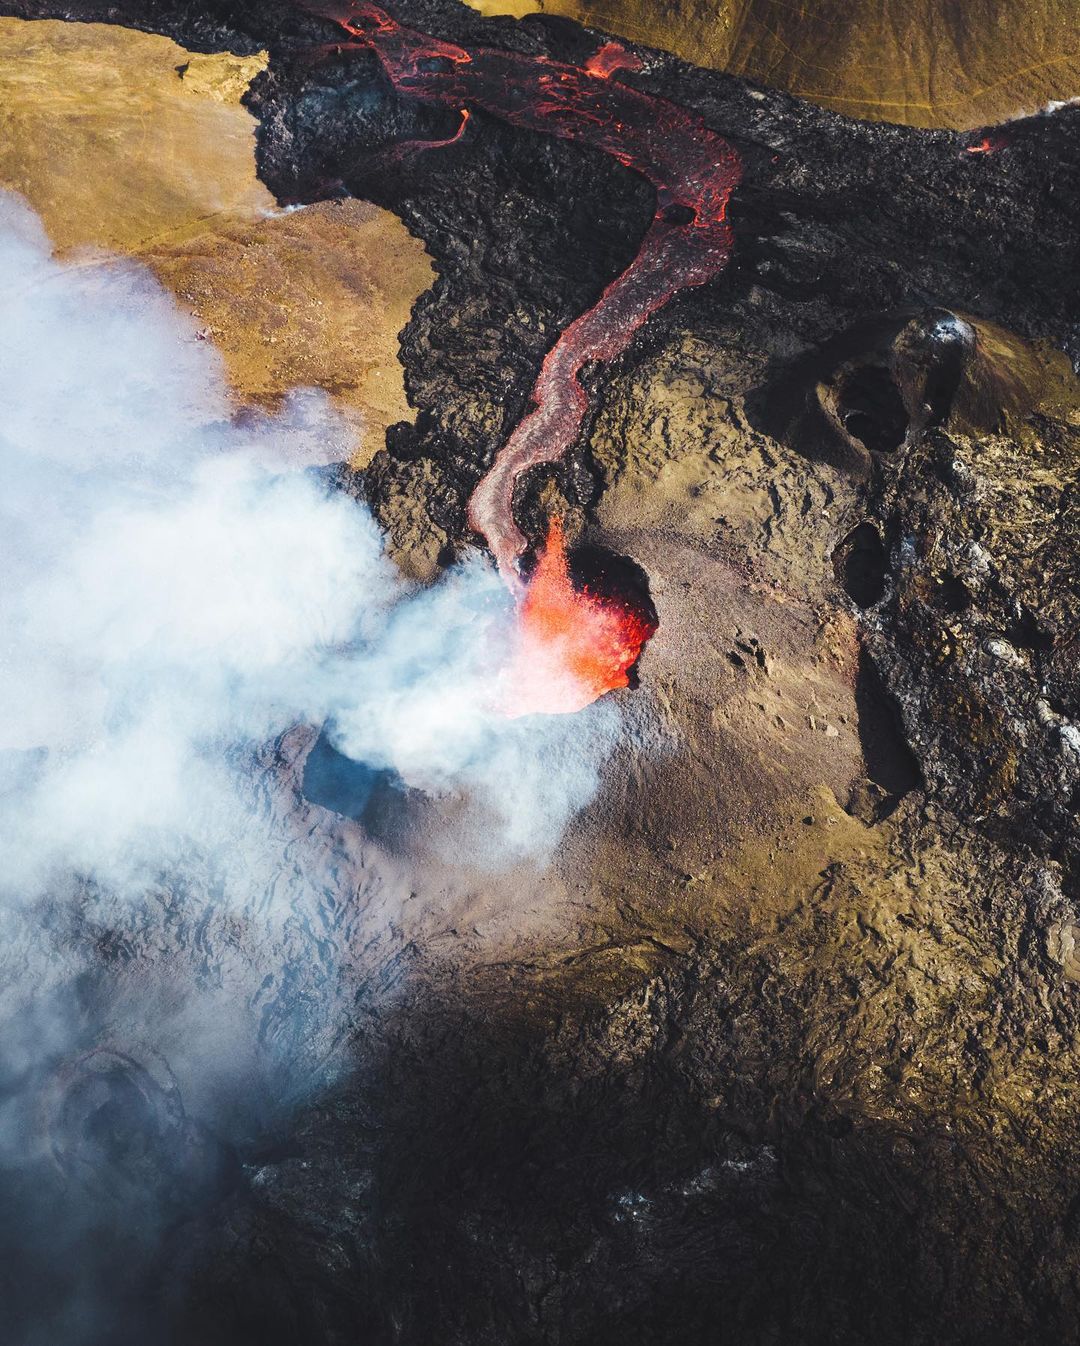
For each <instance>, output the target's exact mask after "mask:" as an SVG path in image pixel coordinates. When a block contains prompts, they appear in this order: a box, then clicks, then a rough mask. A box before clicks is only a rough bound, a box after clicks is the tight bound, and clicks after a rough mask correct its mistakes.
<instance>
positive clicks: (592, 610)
mask: <svg viewBox="0 0 1080 1346" xmlns="http://www.w3.org/2000/svg"><path fill="white" fill-rule="evenodd" d="M655 629H656V623H655V621H654V620H652V619H651V618H650V617H649V616H648V615H647V614H646V613H645V612H644V611H642V610H641V609H639V608H637V607H635V606H632V605H631V604H630V603H629V602H619V601H616V600H613V599H611V598H608V597H606V596H605V597H601V596H600V595H599V594H596V593H592V592H590V590H589V589H588V588H587V587H586V588H582V589H579V588H577V587H576V586H575V584H574V582H573V579H572V577H571V574H570V563H569V560H568V558H567V554H566V542H565V539H564V536H563V530H562V524H561V522H560V520H558V519H553V520H552V521H551V524H550V526H549V529H548V536H547V542H546V545H545V547H544V550H543V552H542V553H541V555H540V558H539V560H538V561H537V564H536V569H535V570H534V571H533V573H532V575H531V576H530V578H529V582H528V584H527V585H526V587H525V592H524V596H523V597H522V599H521V602H520V604H519V607H518V621H517V632H516V643H515V648H514V653H513V657H512V659H511V661H510V663H509V665H508V666H507V667H506V668H505V669H504V670H503V675H502V680H501V686H500V694H499V699H500V707H501V709H502V710H503V712H504V713H505V714H507V715H510V716H519V715H534V714H548V715H557V714H568V713H572V712H574V711H578V710H583V709H584V708H585V707H586V706H588V705H591V703H592V702H593V701H595V700H597V698H598V697H601V696H603V695H604V693H605V692H610V691H614V690H615V689H616V688H618V687H627V686H629V684H630V670H631V669H632V668H633V666H634V664H636V663H637V660H638V658H639V656H640V655H641V651H642V649H643V647H644V645H645V642H646V641H647V640H648V639H649V637H650V636H651V635H652V634H653V632H654V631H655Z"/></svg>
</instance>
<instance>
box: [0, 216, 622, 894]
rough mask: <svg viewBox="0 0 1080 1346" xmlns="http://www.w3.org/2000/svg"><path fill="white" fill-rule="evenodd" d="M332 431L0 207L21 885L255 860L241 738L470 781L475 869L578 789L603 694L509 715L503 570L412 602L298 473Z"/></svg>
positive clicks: (4, 691) (150, 297) (377, 553)
mask: <svg viewBox="0 0 1080 1346" xmlns="http://www.w3.org/2000/svg"><path fill="white" fill-rule="evenodd" d="M328 427H329V428H330V430H331V432H336V433H337V435H338V436H339V437H340V436H341V435H343V434H344V431H343V429H342V428H341V427H340V426H338V427H335V426H334V419H333V416H332V413H331V412H330V411H329V409H328V408H327V406H326V404H325V402H324V401H322V399H320V398H319V397H318V396H317V395H315V394H310V393H309V394H304V395H297V396H295V397H294V398H293V399H292V401H291V402H290V404H289V405H288V406H287V407H286V409H285V411H284V412H283V413H282V414H281V415H280V416H278V417H275V418H263V419H262V420H252V418H250V417H249V418H248V419H247V420H246V422H244V423H243V424H238V423H237V418H236V417H235V415H234V414H233V410H232V408H231V406H230V403H229V399H228V395H227V391H226V387H225V382H224V378H223V372H222V368H221V364H220V361H219V358H218V356H217V355H216V353H215V352H214V350H213V349H212V347H210V346H209V345H207V344H206V343H204V342H201V341H199V340H197V339H196V329H195V326H194V324H193V322H191V321H190V320H189V319H187V318H186V317H185V316H183V315H182V314H181V313H179V312H178V311H177V309H176V308H175V306H174V304H173V302H172V301H171V299H170V298H169V297H168V296H166V295H165V293H164V292H163V291H162V290H161V289H160V288H159V287H158V286H157V284H156V283H155V281H154V280H153V278H152V277H151V276H150V275H149V274H148V273H147V272H146V271H144V270H142V269H141V268H139V267H136V266H134V265H131V264H129V263H121V262H117V261H109V260H107V259H106V260H103V259H101V258H95V259H87V260H86V261H85V262H84V263H83V264H81V265H80V264H78V263H75V264H62V263H59V262H57V261H56V260H54V259H53V258H52V256H51V253H50V249H49V245H48V241H47V239H46V238H45V236H44V233H43V231H42V229H41V226H40V223H39V222H38V220H37V219H36V217H35V216H34V215H33V214H32V213H31V212H30V211H29V210H28V209H27V208H26V207H25V206H24V205H23V204H22V203H21V202H19V201H18V200H17V199H16V198H13V197H10V196H9V197H5V198H2V199H0V453H2V456H3V471H4V492H3V496H2V499H0V565H2V567H3V574H4V585H3V590H2V592H0V704H2V705H3V706H4V707H5V711H6V714H5V716H4V723H3V726H2V727H0V886H2V887H3V888H5V889H7V890H8V892H9V893H12V894H18V893H24V894H25V893H35V892H38V891H40V890H41V889H42V887H43V885H45V884H47V883H48V882H49V881H50V878H51V876H53V875H54V874H55V873H56V872H57V871H69V870H75V871H78V872H80V873H82V874H89V875H92V876H93V877H94V878H95V879H96V880H98V881H100V882H102V883H105V884H108V885H112V886H117V885H120V886H123V885H131V884H132V883H135V884H138V883H142V882H145V881H146V878H147V875H148V874H154V873H159V872H160V871H161V870H162V868H163V867H164V866H166V865H167V864H168V863H175V862H177V860H178V857H180V856H182V855H183V854H184V853H185V852H186V849H187V848H188V847H190V846H191V845H193V844H194V845H195V846H197V847H198V848H199V849H200V850H201V851H203V852H204V853H205V852H207V851H210V852H213V851H215V850H219V851H222V852H224V853H227V854H228V855H229V856H231V857H232V858H233V859H234V861H235V860H236V858H237V857H241V858H242V864H240V863H234V865H233V867H234V868H236V869H238V870H240V869H242V870H243V871H244V872H248V873H251V874H256V873H259V872H261V869H262V868H263V867H262V866H260V865H259V864H258V863H257V860H258V855H257V852H258V850H259V847H260V837H259V826H258V821H257V820H256V819H253V818H252V817H251V815H250V801H249V800H248V793H247V792H245V791H244V790H243V789H238V788H237V777H238V775H242V773H243V771H244V769H245V768H244V766H243V763H244V761H245V760H246V759H245V758H243V756H242V754H241V755H240V756H238V753H239V752H240V750H241V749H243V748H245V747H248V746H250V745H254V744H257V743H259V742H262V741H265V740H268V739H272V738H273V737H274V736H276V735H279V734H281V733H283V732H284V731H285V730H287V729H288V728H289V727H290V725H293V724H296V723H308V724H311V725H316V726H317V725H319V724H321V723H322V722H324V721H326V720H328V719H329V720H330V722H331V724H332V725H333V726H334V728H333V730H332V732H333V737H334V742H335V744H336V746H337V747H338V748H339V749H341V750H342V751H343V752H344V753H346V754H347V755H349V756H351V757H354V758H356V759H357V760H360V761H364V762H367V763H369V764H371V765H372V766H376V767H384V768H388V769H390V770H392V771H395V772H397V773H399V774H400V777H401V779H402V780H403V782H404V783H405V784H406V785H409V786H415V787H418V788H420V789H422V790H425V791H428V792H431V793H434V794H436V795H439V794H446V793H451V794H453V793H457V794H460V795H462V796H463V797H464V798H466V799H467V800H468V801H469V803H468V809H467V810H466V812H467V813H469V812H470V811H471V816H472V818H473V822H474V824H475V825H474V826H473V827H472V828H471V830H470V832H469V840H468V843H467V844H468V848H469V860H470V862H471V863H475V861H476V860H477V858H478V852H477V850H476V839H477V837H478V836H480V835H483V837H484V838H485V848H484V849H486V852H487V854H486V858H487V860H488V861H489V862H492V863H499V862H501V861H502V860H504V859H506V858H513V857H518V856H521V855H534V856H539V857H541V858H542V857H544V856H545V855H546V854H548V853H550V851H551V848H552V847H553V846H554V845H555V844H556V843H557V841H558V838H559V835H560V833H561V831H562V829H563V827H564V826H565V824H566V822H567V820H568V819H569V817H570V816H571V815H572V814H573V813H574V812H575V810H577V809H578V808H580V807H581V805H582V804H583V803H585V802H586V801H587V799H588V798H589V797H590V795H591V794H592V792H593V790H594V789H595V785H596V779H597V763H598V760H599V755H600V754H601V753H602V751H603V744H604V743H605V741H607V739H608V738H609V737H610V731H611V727H612V726H611V711H610V709H609V708H606V707H605V708H597V709H596V710H595V711H594V712H591V713H586V714H585V715H581V716H577V717H568V718H565V719H551V718H544V717H529V718H528V719H526V720H521V721H516V720H510V719H507V718H506V717H505V716H504V715H503V714H502V713H501V712H500V710H499V708H498V705H497V704H496V697H495V696H494V694H493V688H494V682H495V675H496V673H497V670H498V668H499V665H500V662H501V661H505V658H506V653H507V641H508V638H509V622H508V612H507V604H506V600H505V598H504V596H503V594H502V590H501V586H500V585H499V583H498V581H497V579H496V578H495V577H494V576H493V575H492V573H491V571H490V569H489V568H488V567H487V566H484V565H482V564H480V563H476V564H473V565H471V566H466V567H465V568H463V569H461V570H460V571H458V572H457V573H455V574H453V575H451V576H450V577H448V578H447V579H446V580H445V581H444V582H443V583H441V584H439V585H437V586H436V587H435V588H434V589H432V590H430V591H426V592H419V593H417V592H413V591H411V590H410V588H409V586H407V585H406V584H405V583H404V582H403V581H402V580H401V579H400V578H399V576H398V574H397V573H396V571H395V569H394V567H393V566H392V565H391V564H390V563H389V562H388V561H387V560H386V559H385V558H384V556H383V554H382V548H381V541H380V537H379V533H378V530H377V528H376V527H375V525H374V523H373V522H372V520H371V518H370V516H369V515H368V513H367V512H366V511H365V510H364V508H363V507H362V506H360V505H358V504H357V503H356V502H355V501H353V500H351V499H350V498H348V497H347V496H345V495H344V494H342V493H334V492H330V491H328V490H327V489H326V488H325V486H324V485H323V484H322V483H321V482H320V481H319V480H318V479H317V478H316V477H315V476H314V475H313V474H312V473H310V472H306V471H304V470H303V465H304V463H305V462H310V459H311V444H312V441H313V440H315V439H317V438H318V436H320V435H324V436H325V435H326V433H327V428H328ZM334 447H335V450H336V452H333V453H331V454H330V455H329V456H337V457H342V456H344V451H343V447H344V446H343V445H342V444H340V443H336V444H335V446H334ZM582 745H585V746H584V747H583V746H582ZM478 820H482V825H480V824H479V823H478ZM253 852H254V853H256V854H253Z"/></svg>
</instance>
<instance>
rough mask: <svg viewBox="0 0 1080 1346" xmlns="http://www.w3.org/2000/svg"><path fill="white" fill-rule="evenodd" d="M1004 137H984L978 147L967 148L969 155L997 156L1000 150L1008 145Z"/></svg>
mask: <svg viewBox="0 0 1080 1346" xmlns="http://www.w3.org/2000/svg"><path fill="white" fill-rule="evenodd" d="M1006 143H1007V142H1006V140H1005V138H1004V137H1003V136H984V137H983V138H982V140H980V141H979V143H978V144H977V145H968V146H966V147H965V148H966V152H967V153H968V154H996V153H997V151H998V150H1003V149H1004V148H1005V145H1006Z"/></svg>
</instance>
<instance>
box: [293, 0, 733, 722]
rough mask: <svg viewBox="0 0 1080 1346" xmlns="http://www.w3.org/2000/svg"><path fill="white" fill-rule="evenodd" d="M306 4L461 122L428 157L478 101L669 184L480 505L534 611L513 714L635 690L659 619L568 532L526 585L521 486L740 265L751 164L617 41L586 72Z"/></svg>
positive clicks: (560, 354) (506, 567)
mask: <svg viewBox="0 0 1080 1346" xmlns="http://www.w3.org/2000/svg"><path fill="white" fill-rule="evenodd" d="M306 2H307V4H308V7H309V8H312V9H314V10H316V12H319V13H321V14H323V15H324V16H325V17H327V18H332V19H334V20H335V21H336V22H337V23H339V24H340V25H341V27H342V28H343V29H344V30H345V31H346V32H347V33H348V34H349V37H350V38H351V39H352V40H351V41H350V42H347V43H343V44H342V45H341V47H340V48H339V50H342V49H346V48H349V47H352V48H361V49H371V50H373V51H374V52H375V54H376V55H377V57H378V59H379V61H380V63H381V64H382V67H383V70H384V71H385V73H386V76H387V78H388V79H389V80H390V82H391V84H392V85H393V86H394V88H395V89H396V90H397V91H398V92H399V93H401V94H404V95H406V96H408V97H411V98H417V99H421V100H423V101H425V102H428V103H435V104H438V105H440V106H443V107H445V108H447V109H452V110H453V111H455V112H456V113H458V115H460V117H461V119H462V120H461V125H460V127H459V129H458V131H457V133H456V135H454V136H453V137H451V138H450V140H447V141H445V142H434V141H423V142H419V143H420V144H421V145H422V146H423V147H424V148H429V147H433V146H434V145H436V144H438V143H446V144H449V143H452V142H453V141H454V140H457V139H459V138H460V136H461V134H462V133H463V131H464V129H465V124H466V121H467V119H468V115H469V112H468V109H469V107H470V106H472V107H478V108H482V109H483V110H484V111H485V112H488V113H490V114H491V115H492V116H495V117H498V118H500V119H502V120H503V121H506V122H509V123H510V124H511V125H513V126H520V127H525V128H527V129H529V130H533V131H540V132H544V133H546V134H548V135H554V136H559V137H561V138H563V139H566V140H573V141H577V142H580V143H581V144H584V145H589V146H592V147H593V148H595V149H599V150H601V151H603V152H604V153H606V154H610V155H612V156H613V157H614V158H616V159H618V160H619V162H620V163H622V164H624V165H625V166H626V167H627V168H630V169H633V170H634V171H635V172H637V173H640V174H641V175H642V177H644V178H645V179H646V180H647V181H648V182H650V183H651V184H652V185H653V187H654V188H655V189H656V210H655V213H654V215H653V219H652V221H651V222H650V224H649V227H648V229H647V230H646V232H645V236H644V238H643V239H642V241H641V244H640V246H639V248H638V251H637V254H636V256H635V257H634V260H633V261H632V262H631V263H630V265H629V266H628V267H627V268H626V270H625V271H623V273H622V274H621V275H619V276H617V277H616V278H615V280H613V281H612V282H611V284H610V285H608V287H607V288H606V289H605V290H604V292H603V294H602V295H601V296H600V298H599V299H598V300H597V302H596V304H594V305H593V307H592V308H591V309H589V310H588V311H587V312H586V313H583V314H582V315H581V316H580V317H578V318H577V319H576V320H575V321H574V322H572V323H571V324H570V325H569V326H568V327H567V328H566V329H565V331H563V333H562V335H561V336H560V337H559V339H558V340H557V341H556V342H555V344H554V345H553V346H552V348H551V349H550V350H549V351H548V353H547V355H546V357H545V358H544V362H543V366H542V368H541V370H540V374H539V377H538V378H537V380H536V382H535V384H534V385H533V390H532V409H531V410H530V411H529V413H528V414H527V415H526V416H525V417H524V418H523V419H522V420H521V421H520V422H519V424H518V425H517V426H516V428H515V429H514V431H513V433H512V434H511V436H510V438H509V439H508V440H507V441H506V443H505V444H504V445H503V447H502V449H501V450H500V451H499V452H498V453H497V454H496V456H495V461H494V462H493V464H492V466H491V468H490V469H489V471H488V472H487V474H486V475H485V476H484V477H483V478H481V480H480V482H479V484H478V485H477V487H476V489H475V491H474V492H473V495H472V498H471V499H470V501H469V523H470V525H471V526H472V527H473V528H474V529H475V530H476V532H478V533H480V534H481V535H482V536H483V537H484V538H485V539H486V540H487V543H488V545H489V547H490V548H491V551H492V554H493V555H494V557H495V560H496V563H497V565H498V567H499V571H500V573H501V575H502V577H503V579H504V580H505V582H506V583H507V585H508V586H509V587H510V588H511V590H512V591H513V592H514V593H515V595H516V596H517V597H518V599H519V603H520V608H519V623H520V632H519V635H520V640H519V645H520V648H519V650H518V653H517V656H516V658H515V660H514V664H513V668H512V669H511V670H510V671H509V681H510V683H511V685H512V692H511V695H510V698H509V711H510V713H512V714H526V713H529V712H531V711H538V710H546V711H570V710H578V709H581V707H583V706H586V705H588V704H589V703H590V702H592V701H594V700H596V698H597V697H599V696H601V695H603V693H604V692H607V691H610V690H612V689H613V688H616V687H625V686H626V685H627V682H628V670H629V669H630V668H631V667H632V666H633V664H634V662H635V661H636V659H637V657H638V655H639V653H640V651H641V647H642V645H643V644H644V642H645V641H646V640H647V639H648V638H649V636H650V635H651V634H652V632H653V630H654V629H655V623H653V624H652V625H651V626H650V625H649V623H647V622H644V621H642V620H641V619H640V618H639V617H637V616H635V615H634V612H633V609H632V607H630V606H627V605H626V604H625V603H623V602H621V601H620V600H619V599H618V598H616V597H607V596H604V597H601V596H600V595H597V594H590V593H589V592H587V591H586V592H581V591H579V590H577V589H575V587H574V585H573V584H572V583H571V579H570V572H569V568H568V564H567V560H566V553H565V548H564V546H563V539H562V530H561V528H560V527H559V526H558V524H553V525H552V528H551V532H550V534H549V537H548V543H547V548H546V550H545V551H544V554H543V556H542V558H541V560H540V562H539V564H538V566H537V568H536V570H535V572H534V573H533V575H532V576H531V578H530V579H529V581H528V583H527V584H526V583H524V582H523V580H522V578H521V575H520V572H519V562H520V559H521V556H522V553H523V552H524V550H525V548H526V546H527V539H526V538H525V536H524V534H523V533H522V532H521V529H520V528H519V527H518V525H517V523H516V521H515V519H514V508H513V502H514V487H515V484H516V483H517V481H518V478H519V477H520V476H521V474H522V473H523V472H525V471H526V470H527V469H528V468H530V467H535V466H536V465H538V464H540V463H546V462H551V461H554V460H555V459H557V458H560V457H561V456H562V454H563V453H564V452H565V451H566V449H567V448H569V446H570V445H571V444H572V443H573V442H574V440H575V439H576V438H577V436H578V434H579V433H580V431H581V427H582V424H583V422H584V419H585V415H586V412H587V410H588V399H587V397H586V393H585V390H584V388H583V387H582V386H581V382H580V378H579V375H580V373H581V371H582V369H583V368H584V366H585V365H586V364H588V363H591V362H606V361H610V360H612V359H614V357H615V356H617V355H619V354H621V352H622V351H624V350H625V349H626V348H627V346H629V344H630V342H631V341H632V340H633V338H634V336H635V334H636V333H637V332H638V331H639V330H640V329H641V327H642V326H643V325H644V323H645V322H646V321H647V319H648V318H649V316H650V315H651V314H653V313H655V312H656V311H657V310H658V309H660V308H662V307H663V306H664V305H665V304H666V303H667V302H668V300H669V299H671V297H672V296H673V295H674V294H676V293H677V292H678V291H679V290H682V289H686V288H688V287H690V286H695V285H703V284H705V283H706V282H707V281H709V280H712V279H713V277H714V276H716V275H718V274H719V273H720V272H721V271H722V270H723V269H724V267H725V266H726V265H727V263H728V261H729V259H730V257H731V250H732V246H733V242H734V235H733V232H732V228H731V225H730V223H729V222H728V218H727V212H728V205H729V203H730V201H731V194H732V192H733V191H734V189H735V187H736V186H737V185H738V183H739V180H740V178H741V176H742V164H741V161H740V159H739V155H738V154H737V153H736V151H735V150H734V149H733V148H732V146H731V145H730V144H728V142H727V141H726V140H724V139H723V138H722V137H720V136H719V135H717V134H716V132H714V131H712V130H710V129H709V127H708V126H706V125H705V122H704V121H703V120H702V118H701V117H700V116H698V115H697V113H695V112H691V111H689V110H687V109H686V108H681V107H679V106H677V105H676V104H674V103H670V102H668V101H667V100H666V99H663V98H658V97H656V96H655V95H653V94H648V93H644V92H642V91H641V90H639V89H635V88H633V87H631V86H629V85H626V84H624V83H622V82H621V81H620V80H619V79H617V78H616V76H617V75H618V74H619V73H620V72H622V71H637V70H640V69H641V62H640V60H639V59H638V58H637V57H636V56H635V55H633V53H631V52H629V51H627V50H626V49H625V48H624V47H622V46H621V45H620V44H619V43H616V42H607V43H605V44H604V45H603V46H601V47H600V48H599V49H598V50H597V51H596V52H595V53H594V54H593V56H592V57H590V59H589V60H588V61H587V62H586V63H585V65H584V67H579V66H574V65H568V64H566V63H564V62H561V61H554V60H551V59H550V58H548V57H546V56H529V55H524V54H522V53H520V52H513V51H501V50H499V49H497V48H487V47H480V48H475V49H473V50H466V49H465V48H464V47H460V46H457V45H456V44H455V43H452V42H445V41H443V40H442V39H440V38H436V37H431V36H428V35H427V34H424V33H419V32H415V31H413V30H412V29H409V28H404V27H402V25H401V24H399V23H398V22H397V21H396V20H394V19H393V18H391V17H390V15H389V14H387V13H386V12H385V11H384V10H382V9H380V8H379V7H378V6H376V5H373V4H369V3H366V2H365V3H359V4H353V5H346V6H344V7H342V6H338V5H335V4H334V3H333V0H331V2H330V3H329V4H327V3H326V2H325V0H306ZM342 8H344V17H343V16H342ZM407 148H408V146H407V145H403V146H401V147H399V150H400V151H401V152H404V151H406V149H407Z"/></svg>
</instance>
